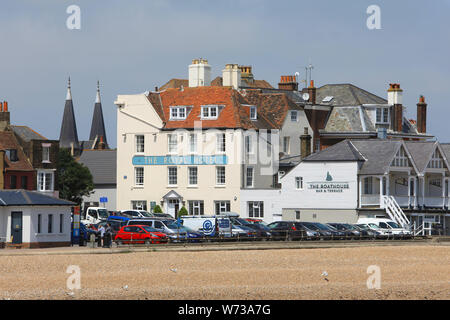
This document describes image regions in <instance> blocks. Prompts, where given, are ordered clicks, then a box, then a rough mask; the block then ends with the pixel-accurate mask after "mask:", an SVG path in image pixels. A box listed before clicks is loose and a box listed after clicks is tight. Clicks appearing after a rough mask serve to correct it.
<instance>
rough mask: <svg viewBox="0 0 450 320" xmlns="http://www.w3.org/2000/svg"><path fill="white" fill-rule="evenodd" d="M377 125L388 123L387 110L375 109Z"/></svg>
mask: <svg viewBox="0 0 450 320" xmlns="http://www.w3.org/2000/svg"><path fill="white" fill-rule="evenodd" d="M376 120H377V123H383V124H388V123H389V108H377V119H376Z"/></svg>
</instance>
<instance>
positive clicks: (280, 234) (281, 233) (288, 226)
mask: <svg viewBox="0 0 450 320" xmlns="http://www.w3.org/2000/svg"><path fill="white" fill-rule="evenodd" d="M267 227H269V228H270V232H271V233H272V239H273V240H288V241H292V240H302V239H306V238H307V234H306V231H305V230H304V229H300V230H299V229H297V227H296V226H295V221H276V222H272V223H269V224H268V225H267Z"/></svg>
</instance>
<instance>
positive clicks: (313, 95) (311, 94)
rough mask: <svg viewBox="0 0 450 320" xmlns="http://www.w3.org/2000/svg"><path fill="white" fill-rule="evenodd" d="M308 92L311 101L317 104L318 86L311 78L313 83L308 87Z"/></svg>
mask: <svg viewBox="0 0 450 320" xmlns="http://www.w3.org/2000/svg"><path fill="white" fill-rule="evenodd" d="M308 94H309V102H311V103H312V104H316V87H314V80H311V83H310V84H309V87H308Z"/></svg>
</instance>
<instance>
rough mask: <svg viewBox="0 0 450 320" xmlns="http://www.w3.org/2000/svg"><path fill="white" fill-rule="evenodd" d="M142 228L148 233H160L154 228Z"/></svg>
mask: <svg viewBox="0 0 450 320" xmlns="http://www.w3.org/2000/svg"><path fill="white" fill-rule="evenodd" d="M142 228H143V229H144V230H145V231H147V232H158V230H156V229H153V228H152V227H149V226H143V227H142Z"/></svg>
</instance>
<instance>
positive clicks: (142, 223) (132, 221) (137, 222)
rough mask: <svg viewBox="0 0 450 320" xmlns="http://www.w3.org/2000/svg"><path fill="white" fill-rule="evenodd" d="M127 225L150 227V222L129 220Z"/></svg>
mask: <svg viewBox="0 0 450 320" xmlns="http://www.w3.org/2000/svg"><path fill="white" fill-rule="evenodd" d="M128 224H129V225H132V224H140V225H146V226H151V225H152V222H151V221H146V220H130V222H129V223H128Z"/></svg>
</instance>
